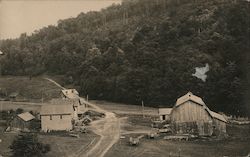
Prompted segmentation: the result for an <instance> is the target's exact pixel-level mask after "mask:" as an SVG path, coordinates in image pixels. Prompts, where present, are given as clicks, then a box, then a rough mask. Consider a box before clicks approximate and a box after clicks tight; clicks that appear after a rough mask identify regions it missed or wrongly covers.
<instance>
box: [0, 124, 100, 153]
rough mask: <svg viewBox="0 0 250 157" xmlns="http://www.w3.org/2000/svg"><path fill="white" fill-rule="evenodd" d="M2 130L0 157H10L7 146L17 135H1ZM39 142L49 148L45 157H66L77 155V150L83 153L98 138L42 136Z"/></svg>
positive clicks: (93, 136)
mask: <svg viewBox="0 0 250 157" xmlns="http://www.w3.org/2000/svg"><path fill="white" fill-rule="evenodd" d="M3 128H4V127H0V139H1V140H2V142H1V143H0V155H3V156H10V155H11V153H10V149H9V146H10V145H11V143H12V141H13V140H14V138H15V136H16V135H17V133H3ZM38 137H39V141H41V142H42V143H45V144H49V145H50V146H51V151H50V152H48V153H47V154H46V155H45V157H68V156H72V155H73V154H74V153H78V152H79V150H81V151H83V152H85V151H86V150H87V148H88V145H90V144H91V145H93V144H95V143H96V142H97V141H98V139H99V136H97V135H95V134H94V133H92V132H88V133H86V134H81V135H80V138H75V137H69V136H62V135H42V134H40V135H39V136H38Z"/></svg>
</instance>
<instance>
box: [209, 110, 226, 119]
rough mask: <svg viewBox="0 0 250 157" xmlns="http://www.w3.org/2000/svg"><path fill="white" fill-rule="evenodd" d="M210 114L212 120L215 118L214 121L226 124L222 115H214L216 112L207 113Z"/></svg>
mask: <svg viewBox="0 0 250 157" xmlns="http://www.w3.org/2000/svg"><path fill="white" fill-rule="evenodd" d="M209 112H210V114H211V116H212V117H213V118H216V119H218V120H220V121H223V122H227V120H226V119H225V117H224V116H223V115H221V114H219V113H216V112H213V111H211V110H210V111H209Z"/></svg>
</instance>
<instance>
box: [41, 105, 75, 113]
mask: <svg viewBox="0 0 250 157" xmlns="http://www.w3.org/2000/svg"><path fill="white" fill-rule="evenodd" d="M73 112H74V109H73V106H72V105H69V104H68V105H67V104H66V105H65V104H61V105H54V104H53V105H43V106H42V108H41V112H40V115H58V114H72V113H73Z"/></svg>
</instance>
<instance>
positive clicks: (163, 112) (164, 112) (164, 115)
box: [158, 108, 172, 121]
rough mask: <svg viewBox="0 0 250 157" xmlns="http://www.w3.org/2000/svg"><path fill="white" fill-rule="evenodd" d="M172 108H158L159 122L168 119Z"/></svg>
mask: <svg viewBox="0 0 250 157" xmlns="http://www.w3.org/2000/svg"><path fill="white" fill-rule="evenodd" d="M171 111H172V108H159V110H158V115H159V119H160V121H166V120H169V119H170V114H171Z"/></svg>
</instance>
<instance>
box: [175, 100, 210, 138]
mask: <svg viewBox="0 0 250 157" xmlns="http://www.w3.org/2000/svg"><path fill="white" fill-rule="evenodd" d="M212 122H213V120H212V117H211V116H210V115H209V113H208V112H207V111H206V110H205V108H204V107H203V106H201V105H199V104H196V103H194V102H192V101H187V102H185V103H184V104H182V105H180V106H179V107H177V108H174V109H173V110H172V113H171V123H172V127H173V130H174V132H176V133H180V134H182V133H192V134H198V135H212V133H213V123H212Z"/></svg>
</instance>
